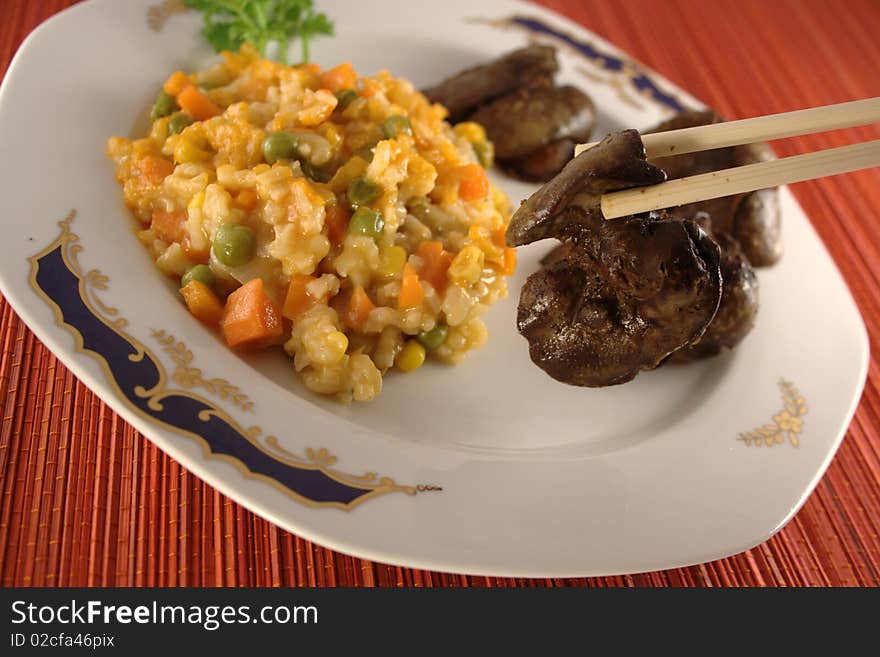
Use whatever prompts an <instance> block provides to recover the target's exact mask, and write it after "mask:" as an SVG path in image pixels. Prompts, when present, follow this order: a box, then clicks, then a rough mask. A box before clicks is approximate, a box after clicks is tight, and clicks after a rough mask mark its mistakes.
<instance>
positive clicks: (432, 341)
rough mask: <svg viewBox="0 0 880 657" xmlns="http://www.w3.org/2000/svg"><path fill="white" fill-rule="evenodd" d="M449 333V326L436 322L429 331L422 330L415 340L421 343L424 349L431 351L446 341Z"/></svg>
mask: <svg viewBox="0 0 880 657" xmlns="http://www.w3.org/2000/svg"><path fill="white" fill-rule="evenodd" d="M448 334H449V327H447V326H446V324H437V325H436V326H435V327H434V328H432V329H431V330H430V331H422V332H421V333H419V334H418V336H417V338H416V339H417V340H418V341H419V342H421V343H422V346H423V347H424V348H425V349H430V350H431V351H433V350H434V349H436V348H437V347H439V346H440V345H441V344H443V343H444V342H445V341H446V336H447V335H448Z"/></svg>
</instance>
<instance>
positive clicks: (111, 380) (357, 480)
mask: <svg viewBox="0 0 880 657" xmlns="http://www.w3.org/2000/svg"><path fill="white" fill-rule="evenodd" d="M76 214H77V213H76V210H75V209H74V210H71V211H70V212H69V213H68V215H67V216H66V217H65V218H64V219H63V220H62V221H59V222H58V226H59V227H60V228H61V234H60V235H59V236H58V237H57V238H56V239H55V240H54V241H53V242H52V243H51V244H50V245H49V246H47V247H46V248H45V249H43V250H42V251H40V252H39V253H37V254H35V255H33V256H31V257H30V258H28V262H29V263H30V265H31V271H30V275H29V277H28V284H29V285H30V287H31V289H32V290H33V291H34V292H35V293H36V294H37V295H38V296H39V297H40V298H41V299H43V300H44V301H45V302H46V303H47V304H48V306H49V307H50V308H51V309H52V312H53V314H54V316H55V324H56V325H57V326H59V327H62V328H65V329H67V330H68V331H70V332H71V333H72V334H73V337H74V347H75V350H76V351H77V352H78V353H88V354H90V355H91V356H93V357H94V358H95V359H96V360H97V362H98V363H99V365H100V367H101V370H102V371H103V372H104V375H105V378H106V381H107V383H108V385H109V386H110V387H111V388H112V389H113V391H114V392H115V394H116V395H117V397H118V398H119V399H120V400H121V401H122V402H123V403H124V404H125V405H126V406H127V407H128V408H129V410H131V411H132V412H133V413H134V414H136V415H137V416H138V417H140V418H142V419H144V420H146V421H148V422H150V423H154V424H157V425H159V426H161V427H163V428H165V429H167V430H169V431H171V432H174V433H177V434H179V435H183V436H187V437H189V438H193V439H194V440H196V442H197V443H198V444H199V445H200V447H201V448H202V453H203V455H204V456H205V458H213V459H219V460H221V461H224V462H226V463H229V464H230V465H232V466H234V467H235V468H236V469H237V470H238V471H239V472H240V473H241V474H242V475H243V476H245V477H247V478H249V479H256V480H259V481H263V482H265V483H267V484H269V485H271V486H273V487H274V488H276V489H278V490H280V491H282V492H284V493H286V494H287V495H288V496H290V497H292V498H293V499H295V500H296V501H298V502H300V503H302V504H305V505H306V506H309V507H313V508H320V507H333V508H338V509H342V510H344V511H349V510H351V509H353V508H355V507H356V506H359V505H360V504H362V503H363V502H365V501H367V500H369V499H372V498H374V497H377V496H380V495H385V494H387V493H392V492H399V493H405V494H406V495H415V494H416V493H418V492H424V491H433V490H441V489H440V488H439V487H437V486H432V485H419V486H407V485H401V484H397V483H396V482H395V481H394V480H393V479H392V478H390V477H385V476H382V477H380V476H378V475H377V474H376V473H374V472H367V473H366V474H363V475H355V474H349V473H345V472H342V471H339V470H336V469H331V468H329V467H328V466H330V465H332V464H334V463H335V462H336V460H337V459H336V457H335V456H333V455H332V454H330V453H329V452H328V451H327V450H326V449H323V448H321V449H318V450H313V449H312V448H307V449H306V456H304V457H302V456H299V455H296V454H294V453H292V452H290V451H288V450H286V449H284V448H283V447H282V446H281V445H280V442H279V441H278V439H277V438H276V437H275V436H271V435H270V436H266V437H265V438H264V439H262V440H261V439H260V437H261V436H262V435H263V430H262V429H261V428H260V427H256V426H252V427H249V428H247V429H246V428H244V427H242V426H241V425H240V424H239V423H238V422H237V421H236V420H235V419H233V418H232V416H230V415H229V414H228V413H227V412H225V411H224V410H222V409H219V408H216V407H215V406H213V405H212V403H211V402H210V401H209V400H207V399H205V398H204V397H201V396H199V395H197V394H193V393H191V392H187V391H183V390H176V389H172V388H169V387H168V381H169V377H168V375H167V372H166V371H165V369H164V367H163V366H162V363H161V361H160V360H159V359H158V358H156V356H155V354H153V353H152V352H151V351H150V350H148V349H147V347H146V346H144V345H143V344H142V343H141V342H140V341H139V340H138V339H137V338H135V337H134V336H132V335H131V334H129V333H127V332H125V331H123V328H124V327H125V326H126V325H127V322H126V321H125V320H124V319H121V318H117V319H115V320H110V319H108V318H107V317H106V316H104V314H102V313H101V312H99V311H98V309H99V308H108V306H106V305H105V304H103V303H101V304H100V305H99V304H96V303H95V302H94V301H93V298H94V297H93V293H94V292H93V291H92V292H91V293H90V292H89V289H88V288H89V287H90V286H93V285H96V287H97V289H101V290H104V289H107V283H108V282H109V278H108V277H106V276H105V275H103V274H101V273H100V272H99V271H98V270H90V272H89V273H88V274H85V275H84V274H83V273H82V268H81V267H80V265H79V262H78V259H77V256H78V254H79V253H80V252H81V251H82V249H83V247H82V246H81V245H80V244H79V236H78V235H76V234H75V233H74V232H73V231H72V230H71V223H72V222H73V220H74V218H75V217H76ZM59 247H60V254H61V258H62V260H63V262H64V263H65V265H66V266H67V267H68V268H69V269H70V271H71V272H73V273H74V274H75V275H76V276H77V277H78V278H79V295H80V297H81V299H82V302H83V304H84V305H85V306H86V308H88V310H89V311H90V312H91V313H92V314H93V315H94V316H95V318H96V319H97V320H98V321H100V322H101V323H103V324H104V325H105V326H107V327H108V328H110V329H111V330H113V331H115V332H116V333H117V334H119V335H120V336H122V337H123V338H124V339H125V340H126V341H128V342H129V343H130V344H131V346H132V347H133V348H134V349H135V353H133V354H130V355H129V359H130V360H131V361H133V362H138V361H140V360H142V359H143V358H144V357H145V356H149V357H150V359H151V360H152V361H153V362H154V364H155V366H156V369H157V371H158V382H157V383H156V385H154V386H153V387H152V388H150V389H149V390H147V389H144V388H143V387H141V386H136V387H135V388H134V393H135V394H136V395H137V396H138V397H140V398H142V399H146V400H147V405H148V406H149V407H150V408H151V409H155V410H161V409H162V408H163V407H162V400H163V399H164V398H166V397H169V396H171V395H179V396H183V397H188V398H190V399H193V400H196V401H198V402H201V403H202V404H204V405H206V406H209V407H211V408H210V410H206V411H203V412H202V413H200V414H199V419H200V420H201V421H203V422H207V421H208V420H209V419H210V418H211V416H217V417H219V418H222V419H223V420H224V421H225V422H227V423H228V424H229V425H230V426H231V427H233V428H234V429H235V430H236V431H237V432H238V433H239V434H240V435H241V436H242V437H243V438H244V439H245V440H247V441H248V442H250V443H251V444H252V445H253V446H254V447H256V448H257V449H259V450H260V451H262V452H263V453H265V454H266V455H268V456H270V457H271V458H273V459H275V460H276V461H279V462H281V463H284V464H286V465H289V466H293V467H296V468H302V469H309V470H317V471H320V472H322V473H323V474H324V475H326V476H327V477H330V478H331V479H334V480H336V481H337V482H339V483H341V484H345V485H349V486H353V487H358V488H362V489H367V490H368V491H369V492H366V493H365V494H363V495H361V496H359V497H357V498H356V499H354V500H353V501H352V502H348V503H345V502H338V501H327V502H324V501H320V502H318V501H315V500H312V499H309V498H307V497H305V496H303V495H300V494H299V493H297V492H296V491H293V490H291V489H290V488H288V487H286V486H284V485H283V484H281V483H280V482H279V481H277V480H275V479H273V478H272V477H269V476H266V475H263V474H260V473H256V472H252V471H251V470H250V469H249V468H248V467H247V465H246V464H245V463H243V462H242V461H241V460H239V459H238V458H235V457H233V456H229V455H226V454H220V453H216V452H213V451H212V450H211V447H210V445H209V444H208V442H207V441H206V440H205V439H204V438H203V437H202V436H200V435H198V434H196V433H193V432H190V431H187V430H185V429H181V428H180V427H177V426H175V425H173V424H169V423H167V422H165V421H164V420H162V419H160V418H158V417H155V416H153V415H150V414H148V413H145V412H144V411H143V410H141V409H140V408H138V407H137V406H135V405H134V404H132V403H131V401H130V400H129V399H128V398H127V396H126V394H125V393H124V392H123V391H122V390H121V389H120V387H119V384H118V383H117V382H116V379H115V377H114V375H113V371H112V370H111V368H110V366H109V363H108V361H107V360H106V359H105V358H104V356H103V355H102V354H100V353H98V352H96V351H93V350H91V349H87V348H86V347H85V344H84V340H83V335H82V334H81V333H80V332H79V330H78V329H77V328H76V327H75V326H72V325H71V324H68V323H66V322H65V321H64V317H63V315H62V313H61V309H60V308H59V307H58V305H56V303H55V302H54V301H53V300H52V298H51V297H49V296H48V295H47V294H46V293H45V292H44V291H43V289H42V288H41V287H40V286H39V284H38V283H37V271H38V261H39V260H40V259H41V258H42V257H44V256H46V255H48V254H49V253H51V252H52V251H54V250H55V249H58V248H59ZM110 310H112V311H115V309H110ZM108 314H116V313H115V312H113V313H108ZM154 335H155V332H154ZM163 335H164V337H165V339H166V340H167V338H168V334H167V333H163ZM172 341H173V338H172ZM175 348H176V347H175ZM184 361H185V362H187V361H186V359H184ZM171 380H172V381H173V380H174V379H173V377H172V379H171Z"/></svg>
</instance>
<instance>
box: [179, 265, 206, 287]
mask: <svg viewBox="0 0 880 657" xmlns="http://www.w3.org/2000/svg"><path fill="white" fill-rule="evenodd" d="M190 281H198V282H199V283H204V284H205V285H207V286H208V287H214V272H212V271H211V268H210V267H208V265H196V266H195V267H191V268H190V269H189V270H188V271H187V272H186V273H185V274H184V275H183V278H181V279H180V287H186V286H187V285H188V284H189V282H190Z"/></svg>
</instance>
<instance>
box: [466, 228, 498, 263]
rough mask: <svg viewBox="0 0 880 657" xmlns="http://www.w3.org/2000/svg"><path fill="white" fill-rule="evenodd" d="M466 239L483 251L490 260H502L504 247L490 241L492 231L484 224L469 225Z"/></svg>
mask: <svg viewBox="0 0 880 657" xmlns="http://www.w3.org/2000/svg"><path fill="white" fill-rule="evenodd" d="M468 240H469V241H470V242H472V243H473V244H474V246H476V247H477V248H479V249H480V251H482V252H483V253H485V254H486V259H487V260H489V261H490V262H499V263H500V262H502V261H503V260H504V247H501V246H498V245H497V244H495V242H493V241H492V233H491V232H490V231H489V229H488V228H486V227H485V226H471V227H470V228H469V229H468Z"/></svg>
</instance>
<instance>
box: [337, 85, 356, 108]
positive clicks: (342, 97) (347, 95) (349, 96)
mask: <svg viewBox="0 0 880 657" xmlns="http://www.w3.org/2000/svg"><path fill="white" fill-rule="evenodd" d="M333 95H334V96H336V100H338V101H339V102H338V103H337V105H336V109H338V110H344V109H345V108H346V107H348V106H349V105H351V101H353V100H354V99H355V98H357V97H358V92H357V91H355V90H354V89H340V90H339V91H337V92H336V93H335V94H333Z"/></svg>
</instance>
